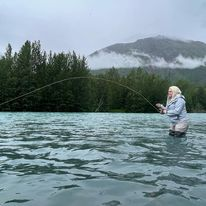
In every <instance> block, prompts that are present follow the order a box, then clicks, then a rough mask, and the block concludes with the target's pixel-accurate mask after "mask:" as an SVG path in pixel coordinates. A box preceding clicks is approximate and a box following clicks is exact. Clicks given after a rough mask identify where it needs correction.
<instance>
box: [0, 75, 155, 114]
mask: <svg viewBox="0 0 206 206" xmlns="http://www.w3.org/2000/svg"><path fill="white" fill-rule="evenodd" d="M76 79H94V80H101V81H105V82H109V83H112V84H116V85H118V86H121V87H123V88H126V89H128V90H130V91H132V92H134V93H135V94H137V95H139V96H141V97H142V98H143V99H144V100H145V101H146V102H147V103H148V104H150V105H151V106H152V107H153V108H154V109H155V110H156V111H158V112H159V110H158V109H157V108H156V107H155V106H154V105H153V104H152V103H151V102H150V101H149V100H148V99H147V98H146V97H145V96H144V95H143V94H141V93H140V92H138V91H136V90H134V89H132V88H131V87H129V86H127V85H124V84H121V83H119V82H115V81H112V80H110V79H104V78H101V77H83V76H79V77H69V78H66V79H62V80H59V81H56V82H53V83H50V84H47V85H45V86H42V87H39V88H37V89H34V90H32V91H30V92H27V93H25V94H22V95H20V96H17V97H15V98H13V99H10V100H8V101H5V102H2V103H0V106H2V105H4V104H7V103H10V102H13V101H15V100H17V99H20V98H23V97H25V96H28V95H30V94H33V93H35V92H37V91H40V90H42V89H45V88H47V87H50V86H52V85H55V84H59V83H61V82H65V81H69V80H76Z"/></svg>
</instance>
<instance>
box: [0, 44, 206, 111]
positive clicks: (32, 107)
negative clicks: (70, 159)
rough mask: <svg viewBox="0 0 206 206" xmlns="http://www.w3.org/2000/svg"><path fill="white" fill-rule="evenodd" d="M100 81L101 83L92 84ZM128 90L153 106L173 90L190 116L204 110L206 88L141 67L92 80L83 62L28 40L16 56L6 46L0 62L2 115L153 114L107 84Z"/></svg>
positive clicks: (133, 97)
mask: <svg viewBox="0 0 206 206" xmlns="http://www.w3.org/2000/svg"><path fill="white" fill-rule="evenodd" d="M70 77H87V78H85V79H84V78H82V79H70V80H68V81H63V82H61V83H58V84H53V85H52V86H50V87H45V88H44V89H42V90H39V91H36V92H34V93H31V94H30V95H27V96H24V97H22V98H19V99H16V100H14V101H11V102H9V103H6V104H3V103H4V102H6V101H9V100H11V99H14V98H16V97H19V96H21V95H24V94H26V93H28V92H30V91H33V90H35V89H38V88H41V87H43V86H45V85H47V84H51V83H54V82H56V81H59V80H62V79H66V78H70ZM95 78H99V79H95ZM102 79H105V80H111V81H114V82H116V83H118V84H121V85H126V86H127V87H129V88H132V89H133V90H135V91H137V92H140V93H141V94H142V95H144V96H145V97H146V98H147V99H148V100H149V101H150V102H151V103H152V104H153V105H155V103H157V102H161V103H165V101H166V95H167V90H168V87H169V86H170V85H171V84H172V85H177V86H178V87H180V88H181V90H182V91H183V94H184V96H185V97H186V100H187V110H188V111H189V112H204V111H206V87H205V86H204V85H202V86H196V85H194V84H191V83H189V82H187V81H185V80H178V82H170V81H169V80H166V79H162V78H161V77H160V76H158V75H155V74H148V73H147V72H146V71H144V70H143V69H141V68H137V69H133V70H132V71H131V72H130V73H129V74H128V75H127V76H120V74H119V73H118V71H117V70H116V69H115V68H111V69H110V70H108V71H107V72H106V73H105V74H100V75H92V74H91V72H90V70H89V68H88V65H87V62H86V58H85V57H80V56H78V55H76V53H75V52H72V53H63V52H62V53H58V54H57V53H52V52H50V53H49V54H48V53H46V52H45V51H42V50H41V44H40V42H39V41H35V42H30V41H26V42H25V43H24V45H23V46H22V47H21V49H20V50H19V52H18V53H17V52H15V53H13V52H12V47H11V45H10V44H9V45H8V47H7V48H6V52H5V54H4V55H2V56H1V57H0V111H49V112H50V111H52V112H157V111H156V110H155V109H154V108H153V107H152V106H151V105H150V104H148V102H147V101H145V99H144V98H142V97H141V96H140V95H138V94H137V93H135V92H132V91H131V90H129V89H127V88H126V87H122V86H120V85H117V84H115V83H112V82H110V81H103V80H102Z"/></svg>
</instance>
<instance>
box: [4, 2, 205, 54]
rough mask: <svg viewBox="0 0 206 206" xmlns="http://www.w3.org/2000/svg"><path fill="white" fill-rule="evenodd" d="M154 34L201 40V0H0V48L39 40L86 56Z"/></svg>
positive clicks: (49, 47) (45, 47) (48, 46)
mask: <svg viewBox="0 0 206 206" xmlns="http://www.w3.org/2000/svg"><path fill="white" fill-rule="evenodd" d="M156 35H165V36H169V37H174V38H180V39H189V40H199V41H203V42H206V0H0V53H4V52H5V48H6V46H7V45H8V43H10V44H11V45H12V48H13V49H14V50H15V51H18V50H19V49H20V47H21V46H22V45H23V43H24V42H25V41H26V40H30V41H34V40H40V41H41V45H42V49H43V50H46V51H49V50H52V51H54V52H61V51H64V52H68V51H73V50H74V51H75V52H76V53H77V54H80V55H85V56H87V55H89V54H91V53H92V52H94V51H96V50H98V49H101V48H104V47H106V46H109V45H111V44H115V43H121V42H132V41H135V40H137V39H139V38H144V37H148V36H156Z"/></svg>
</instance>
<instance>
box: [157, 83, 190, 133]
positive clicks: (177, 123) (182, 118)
mask: <svg viewBox="0 0 206 206" xmlns="http://www.w3.org/2000/svg"><path fill="white" fill-rule="evenodd" d="M181 93H182V92H181V90H180V89H179V88H178V87H177V86H171V87H169V90H168V95H167V104H166V107H164V106H163V105H162V104H160V103H157V104H156V106H157V107H158V108H159V111H160V113H161V114H166V115H167V116H168V117H169V120H170V122H171V125H170V129H169V135H171V136H177V137H181V136H185V134H186V132H187V130H188V117H187V111H186V106H185V104H186V102H185V97H184V96H183V95H182V94H181Z"/></svg>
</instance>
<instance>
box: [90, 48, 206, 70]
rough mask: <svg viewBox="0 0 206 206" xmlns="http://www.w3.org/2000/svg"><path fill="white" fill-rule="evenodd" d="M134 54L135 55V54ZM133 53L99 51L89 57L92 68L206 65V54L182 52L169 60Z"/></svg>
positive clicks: (190, 67)
mask: <svg viewBox="0 0 206 206" xmlns="http://www.w3.org/2000/svg"><path fill="white" fill-rule="evenodd" d="M133 55H134V56H133ZM133 55H122V54H117V53H115V52H110V53H107V52H103V51H101V52H99V53H98V55H95V56H89V57H88V58H87V60H88V65H89V67H90V69H100V68H111V67H116V68H120V67H126V68H131V67H139V66H156V67H162V68H165V67H167V68H188V69H193V68H196V67H198V66H205V65H206V56H205V57H204V58H189V57H184V56H182V55H181V54H180V55H179V56H177V57H176V58H175V59H174V61H172V62H167V61H166V60H165V59H164V58H159V57H151V56H149V55H148V54H145V53H136V52H134V53H133ZM141 57H145V58H141Z"/></svg>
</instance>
